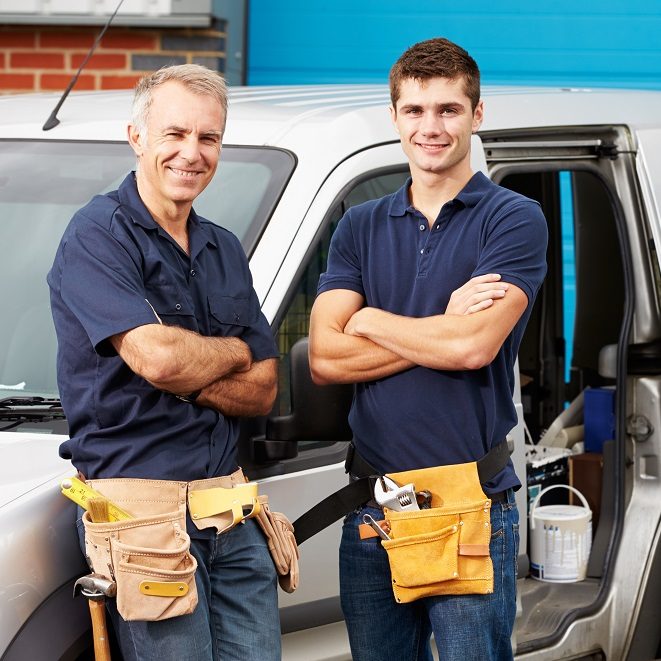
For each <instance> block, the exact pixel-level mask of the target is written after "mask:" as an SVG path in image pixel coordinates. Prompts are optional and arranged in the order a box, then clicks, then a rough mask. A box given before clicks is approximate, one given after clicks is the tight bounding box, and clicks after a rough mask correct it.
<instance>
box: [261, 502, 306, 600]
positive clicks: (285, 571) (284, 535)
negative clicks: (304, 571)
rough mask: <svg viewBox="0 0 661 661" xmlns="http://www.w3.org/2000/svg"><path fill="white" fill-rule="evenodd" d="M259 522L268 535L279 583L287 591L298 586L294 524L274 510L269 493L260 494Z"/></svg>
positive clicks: (292, 590)
mask: <svg viewBox="0 0 661 661" xmlns="http://www.w3.org/2000/svg"><path fill="white" fill-rule="evenodd" d="M259 504H260V508H259V514H258V515H257V519H256V520H257V523H258V525H259V527H260V528H261V529H262V532H263V533H264V536H265V537H266V543H267V544H268V547H269V551H270V552H271V557H272V558H273V564H274V565H275V569H276V571H277V573H278V583H279V584H280V587H281V588H282V589H283V590H284V591H285V592H289V593H291V592H294V590H296V588H297V587H298V578H299V573H298V558H299V554H298V545H297V544H296V539H295V538H294V526H292V524H291V522H290V521H289V519H288V518H287V517H286V516H285V515H284V514H281V513H280V512H272V511H271V508H270V506H269V497H268V496H267V495H261V496H259Z"/></svg>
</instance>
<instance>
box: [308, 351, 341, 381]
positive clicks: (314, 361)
mask: <svg viewBox="0 0 661 661" xmlns="http://www.w3.org/2000/svg"><path fill="white" fill-rule="evenodd" d="M310 376H311V378H312V382H313V383H314V384H315V385H317V386H328V385H331V384H333V383H338V381H337V380H336V379H337V374H336V370H335V369H333V361H330V360H324V359H323V358H319V357H317V358H314V357H313V356H310Z"/></svg>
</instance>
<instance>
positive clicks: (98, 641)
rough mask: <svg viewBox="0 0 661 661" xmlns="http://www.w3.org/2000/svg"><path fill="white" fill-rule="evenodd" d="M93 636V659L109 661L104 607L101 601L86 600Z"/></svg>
mask: <svg viewBox="0 0 661 661" xmlns="http://www.w3.org/2000/svg"><path fill="white" fill-rule="evenodd" d="M87 602H88V603H89V607H90V616H91V618H92V633H93V636H94V658H95V659H96V661H110V643H109V642H108V629H107V627H106V607H105V604H104V601H103V600H96V599H88V600H87Z"/></svg>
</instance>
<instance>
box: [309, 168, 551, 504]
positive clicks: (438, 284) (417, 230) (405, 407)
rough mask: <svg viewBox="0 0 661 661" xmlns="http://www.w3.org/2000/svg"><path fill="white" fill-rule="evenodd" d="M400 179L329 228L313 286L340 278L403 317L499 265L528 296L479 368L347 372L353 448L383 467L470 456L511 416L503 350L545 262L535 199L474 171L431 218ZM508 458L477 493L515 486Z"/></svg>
mask: <svg viewBox="0 0 661 661" xmlns="http://www.w3.org/2000/svg"><path fill="white" fill-rule="evenodd" d="M410 186H411V180H410V179H409V180H408V181H407V183H406V184H405V185H404V186H403V187H402V188H401V189H400V190H399V191H397V192H396V193H393V194H392V195H387V196H385V197H383V198H381V199H378V200H373V201H370V202H366V203H364V204H361V205H358V206H355V207H352V208H350V209H349V210H348V211H347V213H346V214H345V216H344V217H343V218H342V220H341V221H340V223H339V225H338V228H337V230H336V231H335V233H334V235H333V238H332V241H331V246H330V251H329V256H328V268H327V271H326V273H324V274H322V276H321V278H320V281H319V288H318V292H319V293H321V292H325V291H329V290H331V289H349V290H351V291H355V292H357V293H359V294H361V295H362V296H363V297H364V298H365V304H366V305H368V306H370V307H375V308H380V309H381V310H386V311H388V312H392V313H394V314H398V315H404V316H407V317H427V316H431V315H438V314H442V313H443V312H445V309H446V307H447V305H448V302H449V300H450V296H451V294H452V292H453V291H454V290H455V289H457V288H459V287H460V286H461V285H463V284H464V283H466V282H467V281H468V280H470V279H471V278H472V277H474V276H477V275H484V274H486V273H500V274H501V275H502V281H503V282H509V283H512V284H514V285H517V286H518V287H520V288H521V289H522V290H523V291H524V292H525V294H526V295H527V297H528V306H527V308H526V310H525V312H524V314H523V315H522V317H521V319H520V320H519V321H518V323H517V324H516V326H515V327H514V329H513V330H512V332H511V333H510V335H509V336H508V338H507V339H506V340H505V342H504V344H503V346H502V347H501V349H500V351H499V352H498V355H497V356H496V358H495V359H494V361H493V362H492V363H491V364H490V365H487V366H486V367H483V368H481V369H478V370H463V371H449V370H448V371H445V370H435V369H430V368H427V367H414V368H411V369H408V370H406V371H404V372H400V373H399V374H394V375H392V376H389V377H386V378H383V379H379V380H377V381H369V382H366V383H359V384H357V392H356V397H355V399H354V403H353V406H352V409H351V414H350V418H349V421H350V424H351V428H352V430H353V433H354V439H355V444H356V448H357V450H358V452H359V453H360V455H361V456H362V457H363V458H364V459H365V460H366V461H368V462H369V463H370V464H371V465H373V466H374V467H375V468H376V469H378V470H380V471H382V472H384V473H385V472H392V471H402V470H409V469H414V468H426V467H429V466H440V465H447V464H457V463H464V462H468V461H475V460H477V459H479V458H481V457H482V456H484V455H485V454H486V453H487V451H488V450H489V449H490V448H491V447H493V446H494V445H497V444H498V443H500V442H501V441H502V440H504V438H505V436H506V435H507V433H508V432H509V431H510V430H511V429H512V428H513V427H514V426H515V425H516V422H517V415H516V410H515V408H514V403H513V401H512V393H513V390H514V361H515V360H516V356H517V351H518V348H519V344H520V342H521V338H522V336H523V331H524V329H525V326H526V323H527V321H528V318H529V316H530V312H531V309H532V306H533V302H534V299H535V295H536V294H537V291H538V289H539V287H540V285H541V283H542V280H543V278H544V275H545V274H546V244H547V238H548V236H547V226H546V220H545V218H544V215H543V214H542V211H541V208H540V206H539V204H538V203H537V202H534V201H533V200H529V199H527V198H525V197H523V196H521V195H519V194H517V193H514V192H512V191H509V190H507V189H505V188H502V187H500V186H497V185H496V184H494V183H493V182H491V181H490V180H489V179H488V178H487V177H485V176H484V175H483V174H482V173H476V174H475V175H473V177H472V178H471V179H470V181H469V182H468V183H467V184H466V186H465V187H464V188H463V190H462V191H461V192H460V193H459V194H458V195H457V196H456V198H455V199H453V200H450V201H449V202H447V203H446V204H444V205H443V208H442V209H441V211H440V213H439V216H438V218H437V220H436V222H435V223H434V224H433V225H432V227H431V229H430V227H429V223H428V221H427V219H426V218H425V217H424V216H423V214H422V213H420V212H419V211H418V210H416V209H415V208H413V207H412V206H411V203H410V201H409V188H410ZM519 486H520V482H519V480H518V478H517V477H516V474H515V472H514V469H513V467H512V464H511V462H510V463H509V465H508V466H507V467H506V468H505V469H504V470H503V471H501V472H500V473H499V474H498V475H497V476H496V477H495V478H494V480H492V481H491V482H489V483H487V484H486V485H485V491H486V492H487V493H496V492H498V491H502V490H503V489H507V488H510V487H513V488H518V487H519Z"/></svg>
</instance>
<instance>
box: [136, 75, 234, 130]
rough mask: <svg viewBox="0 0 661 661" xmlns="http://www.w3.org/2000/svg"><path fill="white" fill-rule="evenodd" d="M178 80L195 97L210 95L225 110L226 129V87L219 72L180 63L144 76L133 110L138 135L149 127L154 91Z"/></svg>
mask: <svg viewBox="0 0 661 661" xmlns="http://www.w3.org/2000/svg"><path fill="white" fill-rule="evenodd" d="M170 81H175V82H178V83H181V84H182V85H183V86H184V87H185V88H186V89H188V90H189V91H191V92H193V93H194V94H200V95H204V96H211V97H212V98H214V99H215V100H216V101H218V103H219V104H220V107H221V108H222V111H223V126H222V127H221V130H222V131H224V130H225V126H224V122H225V121H226V120H227V84H226V83H225V79H224V78H223V77H222V76H221V75H220V74H219V73H218V72H217V71H214V70H212V69H208V68H207V67H203V66H202V65H200V64H178V65H174V66H169V67H163V68H162V69H159V70H158V71H154V72H153V73H148V74H146V75H144V76H143V77H142V78H141V79H140V80H139V81H138V84H137V85H136V87H135V94H134V97H133V108H132V113H131V114H132V123H133V125H134V126H135V127H136V129H137V131H138V133H141V134H142V133H143V132H144V130H145V128H146V126H147V117H148V116H149V108H150V106H151V101H152V92H153V90H154V89H155V88H157V87H158V86H159V85H162V84H163V83H167V82H170Z"/></svg>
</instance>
